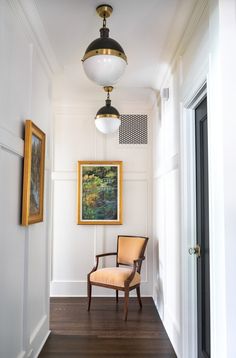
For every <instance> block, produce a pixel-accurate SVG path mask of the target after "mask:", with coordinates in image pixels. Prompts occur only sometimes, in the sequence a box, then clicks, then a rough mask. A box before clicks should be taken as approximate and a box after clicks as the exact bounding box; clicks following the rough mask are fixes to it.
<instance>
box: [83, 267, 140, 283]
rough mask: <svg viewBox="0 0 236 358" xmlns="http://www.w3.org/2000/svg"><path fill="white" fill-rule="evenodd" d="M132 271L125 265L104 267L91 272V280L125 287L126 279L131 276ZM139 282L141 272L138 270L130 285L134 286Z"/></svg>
mask: <svg viewBox="0 0 236 358" xmlns="http://www.w3.org/2000/svg"><path fill="white" fill-rule="evenodd" d="M131 272H132V270H131V269H129V268H123V267H112V268H103V269H100V270H97V271H95V272H93V273H91V275H90V281H91V282H94V283H95V282H96V283H101V284H105V285H112V286H119V287H124V281H125V280H126V279H127V278H128V277H129V276H130V274H131ZM138 283H140V274H139V273H137V272H136V273H135V276H134V278H133V280H132V282H131V283H130V286H134V285H136V284H138Z"/></svg>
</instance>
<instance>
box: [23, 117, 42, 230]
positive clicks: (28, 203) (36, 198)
mask: <svg viewBox="0 0 236 358" xmlns="http://www.w3.org/2000/svg"><path fill="white" fill-rule="evenodd" d="M45 137H46V136H45V134H44V133H43V132H42V131H41V130H40V129H39V128H38V127H37V126H36V125H35V124H34V123H33V122H32V121H31V120H26V122H25V147H24V174H23V196H22V221H21V224H22V225H23V226H27V225H29V224H34V223H37V222H40V221H43V198H44V165H45V164H44V163H45Z"/></svg>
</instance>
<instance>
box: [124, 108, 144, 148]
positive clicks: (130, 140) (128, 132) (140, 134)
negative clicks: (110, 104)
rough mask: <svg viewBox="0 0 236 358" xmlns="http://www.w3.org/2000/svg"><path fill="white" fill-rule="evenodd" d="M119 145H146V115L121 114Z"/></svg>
mask: <svg viewBox="0 0 236 358" xmlns="http://www.w3.org/2000/svg"><path fill="white" fill-rule="evenodd" d="M120 119H121V125H120V128H119V144H148V118H147V115H146V114H122V115H121V116H120Z"/></svg>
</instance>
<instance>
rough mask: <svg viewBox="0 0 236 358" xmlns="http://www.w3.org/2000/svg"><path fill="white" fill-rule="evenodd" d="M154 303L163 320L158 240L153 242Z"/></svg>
mask: <svg viewBox="0 0 236 358" xmlns="http://www.w3.org/2000/svg"><path fill="white" fill-rule="evenodd" d="M153 249H154V257H155V260H154V265H155V266H154V272H155V278H154V301H155V304H156V306H157V307H158V311H159V314H160V317H161V319H164V295H163V281H162V278H161V277H162V275H161V272H162V265H161V262H160V259H159V240H158V238H157V240H155V242H154V248H153Z"/></svg>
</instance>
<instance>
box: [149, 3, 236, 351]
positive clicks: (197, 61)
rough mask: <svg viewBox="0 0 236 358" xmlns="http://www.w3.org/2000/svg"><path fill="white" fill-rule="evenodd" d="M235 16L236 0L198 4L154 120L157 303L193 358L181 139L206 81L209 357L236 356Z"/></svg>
mask: <svg viewBox="0 0 236 358" xmlns="http://www.w3.org/2000/svg"><path fill="white" fill-rule="evenodd" d="M235 13H236V4H235V1H231V0H227V1H224V0H222V1H217V0H212V1H204V0H203V1H199V2H198V4H197V7H196V9H195V11H194V13H193V15H192V17H191V19H190V22H189V24H188V27H187V29H186V31H185V34H184V36H183V39H182V40H181V42H180V44H179V47H178V49H177V52H176V55H175V57H174V59H173V61H172V63H171V64H170V67H169V70H168V73H167V75H166V78H165V80H164V81H163V85H162V87H163V88H164V87H168V88H169V89H170V99H169V101H168V102H163V101H160V102H159V106H158V109H157V110H156V114H155V117H156V121H155V124H154V133H153V135H154V141H153V148H154V155H153V157H154V171H153V173H154V206H153V207H154V216H153V221H154V232H153V237H154V282H153V286H154V298H155V301H156V304H157V307H158V310H159V311H160V313H161V317H162V319H163V322H164V324H165V327H166V329H167V332H168V335H169V337H170V339H171V341H172V343H173V345H174V348H175V350H176V352H177V355H178V357H187V358H189V357H190V356H191V358H195V357H196V355H195V354H196V350H195V348H196V346H195V343H196V342H195V343H194V341H193V339H194V336H193V333H194V327H193V322H192V321H191V319H192V317H194V314H195V313H194V312H193V311H194V310H195V308H194V306H195V303H196V297H192V299H193V300H194V301H191V300H189V299H190V297H191V294H190V291H191V286H192V285H193V281H191V280H192V279H193V276H191V275H190V272H189V271H188V269H189V268H190V267H191V264H189V261H190V260H192V258H188V253H187V249H188V247H189V246H188V245H190V244H193V243H194V242H193V241H192V242H191V238H192V239H193V238H194V227H191V226H185V225H188V219H186V218H187V216H188V214H187V213H186V210H188V209H187V208H186V206H185V205H186V203H187V202H188V201H189V200H190V196H191V195H192V194H190V192H188V190H189V188H188V187H184V183H187V182H188V180H189V179H188V178H187V177H186V175H187V172H186V166H189V163H188V162H186V158H188V155H189V153H186V152H183V148H184V145H183V142H184V141H186V142H187V141H188V140H189V138H184V135H185V134H186V133H184V132H183V128H184V125H187V124H186V123H187V122H185V121H186V120H187V119H188V118H190V117H191V113H190V112H191V111H190V110H188V109H187V107H188V104H189V102H190V100H191V99H192V98H194V96H195V95H196V93H197V91H198V89H199V88H200V87H201V85H202V84H203V83H204V81H206V82H207V92H208V135H209V153H208V156H209V204H210V270H211V277H210V279H211V349H212V351H211V355H212V357H213V358H223V357H224V358H232V357H234V356H235V354H236V351H235V344H234V342H235V332H236V326H235V325H236V319H235V314H234V313H233V312H235V309H236V306H235V302H236V300H235V288H234V287H233V286H234V285H233V284H232V282H233V277H234V276H235V272H236V268H235V264H234V263H235V262H236V260H235V249H234V247H235V232H236V228H235V220H234V218H235V203H234V202H235V200H234V197H235V185H234V183H235V178H234V176H235V172H236V170H235V168H234V167H235V165H234V163H235V159H234V153H235V149H236V148H235V137H234V133H235V120H234V118H235V106H234V102H235V100H234V99H235V94H236V91H235V81H234V79H235V65H234V64H235V54H236V51H235V50H236V49H235V41H234V39H235V35H236V20H235V19H236V18H235ZM184 123H185V124H184ZM188 135H190V132H189V133H188ZM185 149H187V148H186V147H185ZM181 210H182V213H181V215H180V211H181ZM189 214H191V213H189ZM191 277H192V279H191ZM186 319H187V320H188V322H186ZM194 350H195V351H194ZM189 352H192V353H189Z"/></svg>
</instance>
